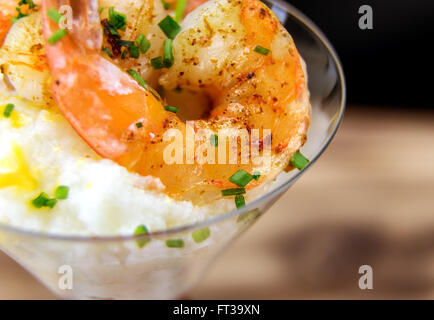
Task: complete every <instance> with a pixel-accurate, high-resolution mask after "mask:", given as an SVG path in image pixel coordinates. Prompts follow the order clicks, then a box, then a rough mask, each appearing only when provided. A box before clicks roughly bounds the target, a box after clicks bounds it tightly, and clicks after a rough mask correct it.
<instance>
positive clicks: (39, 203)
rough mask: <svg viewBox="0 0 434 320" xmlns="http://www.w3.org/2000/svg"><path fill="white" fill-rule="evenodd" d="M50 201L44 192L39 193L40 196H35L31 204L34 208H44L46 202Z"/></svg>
mask: <svg viewBox="0 0 434 320" xmlns="http://www.w3.org/2000/svg"><path fill="white" fill-rule="evenodd" d="M48 200H50V198H49V197H48V195H47V194H46V193H44V192H41V194H40V195H39V196H37V197H36V198H35V199H34V200H33V201H32V204H33V206H34V207H35V208H38V209H40V208H42V207H45V205H46V203H47V201H48Z"/></svg>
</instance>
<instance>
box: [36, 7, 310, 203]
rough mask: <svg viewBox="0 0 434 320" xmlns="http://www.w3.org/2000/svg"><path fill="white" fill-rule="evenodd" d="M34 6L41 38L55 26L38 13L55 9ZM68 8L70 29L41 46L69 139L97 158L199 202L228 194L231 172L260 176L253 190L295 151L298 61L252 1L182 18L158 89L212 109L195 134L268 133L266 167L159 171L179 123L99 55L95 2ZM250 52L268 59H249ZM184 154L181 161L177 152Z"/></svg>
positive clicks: (300, 130) (299, 128)
mask: <svg viewBox="0 0 434 320" xmlns="http://www.w3.org/2000/svg"><path fill="white" fill-rule="evenodd" d="M42 3H43V15H44V33H45V38H46V39H48V38H49V37H50V36H51V35H52V34H53V33H54V32H56V31H57V30H58V26H57V25H56V24H55V23H54V22H52V21H51V20H50V19H49V18H48V17H47V15H46V11H47V9H49V8H52V7H53V8H58V1H54V0H43V1H42ZM70 3H71V4H72V5H73V8H77V9H79V11H78V14H75V15H74V19H75V20H74V30H73V31H72V32H69V33H68V35H67V36H66V37H64V38H63V39H62V40H61V41H59V42H58V43H57V44H55V45H49V44H47V45H46V49H47V57H48V62H49V65H50V69H51V74H52V77H53V79H54V82H53V85H52V91H53V96H54V97H55V100H56V102H57V104H58V107H59V109H60V110H61V112H62V113H63V114H64V116H65V117H66V119H68V121H69V122H70V123H71V125H72V126H73V127H74V129H75V130H76V131H77V133H78V134H79V135H80V136H81V137H82V138H83V139H84V140H85V141H86V142H87V143H88V144H89V145H90V146H91V147H92V148H93V149H94V150H95V151H96V152H97V153H99V154H100V155H101V156H103V157H105V158H108V159H111V160H114V161H116V162H118V163H119V164H121V165H123V166H125V167H126V168H128V169H129V170H131V171H135V172H137V173H139V174H141V175H152V176H156V177H158V178H160V179H161V181H162V182H163V183H164V184H165V185H166V187H167V189H166V191H167V193H168V194H170V195H172V196H177V197H181V198H188V199H191V200H193V201H196V202H200V201H199V198H201V195H202V194H204V191H208V192H206V194H207V196H208V197H211V198H213V197H214V198H215V197H217V196H219V195H220V191H221V189H224V188H229V187H234V185H233V184H232V183H231V182H230V181H229V178H230V177H231V176H232V175H233V174H234V173H235V172H236V171H238V170H240V169H243V170H245V171H247V172H251V173H252V172H254V170H256V169H260V171H261V181H260V182H262V181H263V180H266V179H271V178H273V177H275V176H276V174H277V173H279V172H280V171H281V170H282V169H283V168H284V167H286V165H287V164H288V161H289V159H290V157H291V156H292V154H293V153H294V152H295V151H296V150H298V149H299V148H300V147H301V145H302V144H303V143H304V140H305V134H306V131H307V128H308V124H309V102H308V99H307V89H306V85H305V79H304V73H303V70H302V67H301V62H300V57H299V55H298V53H297V50H296V49H295V46H294V44H293V41H292V39H291V38H290V36H289V35H288V34H287V32H286V31H285V30H284V29H283V27H282V26H281V25H280V23H279V22H278V20H277V18H276V17H275V16H274V14H273V13H272V12H271V11H270V10H269V9H268V8H267V7H266V6H265V5H263V4H262V3H261V2H260V1H259V0H243V1H230V0H213V1H210V2H208V3H206V4H204V5H203V6H202V7H200V8H198V9H196V10H195V11H194V12H192V13H190V14H189V15H188V16H187V18H186V20H185V21H184V22H183V23H182V30H181V32H180V33H179V34H178V35H177V37H176V38H175V39H174V41H173V54H174V65H173V66H172V67H170V68H168V69H164V71H163V73H164V75H163V77H162V78H161V79H160V83H161V84H162V85H163V86H164V87H165V89H175V88H189V89H191V90H197V91H204V92H206V93H207V94H208V95H209V96H210V97H211V99H212V100H213V110H212V111H211V114H210V116H209V117H208V118H207V119H202V120H198V121H196V122H195V125H194V130H196V131H197V130H200V129H208V130H209V131H210V132H214V133H217V132H218V131H219V130H220V129H230V130H235V129H240V128H244V129H247V128H248V129H251V128H257V129H269V130H271V132H272V137H271V136H270V137H267V139H268V140H271V138H272V141H270V143H271V144H272V146H271V150H272V154H271V168H263V167H259V168H257V167H255V166H254V165H253V164H252V163H251V162H249V163H248V164H241V163H240V162H238V163H237V164H208V163H205V164H203V163H202V164H198V163H192V164H171V165H168V164H166V163H165V161H164V152H165V150H166V148H167V146H168V145H169V144H170V142H167V141H164V140H163V136H164V133H165V132H166V131H167V130H168V129H178V130H179V131H180V132H181V133H182V135H183V137H184V141H186V139H185V138H186V134H187V131H188V130H187V127H186V124H185V123H184V122H182V121H181V120H180V119H179V118H178V117H177V116H176V114H175V113H173V112H171V111H170V109H168V110H166V108H164V106H163V105H162V103H161V102H160V100H159V99H157V98H156V97H155V96H154V95H153V94H152V93H151V92H149V91H148V90H147V89H146V88H143V87H142V86H140V85H139V84H138V83H137V82H136V81H134V80H133V79H132V78H131V77H130V76H129V75H128V74H127V73H126V72H125V71H123V70H121V69H120V68H119V67H117V66H116V65H115V64H113V63H112V62H111V61H109V60H107V59H106V58H105V57H103V56H102V55H101V52H100V48H101V34H102V31H101V26H100V23H99V19H98V11H97V10H98V8H97V2H96V1H95V0H90V1H88V0H76V1H70ZM257 46H260V47H263V48H269V50H270V52H269V53H268V54H267V55H265V54H261V53H258V52H257V50H256V51H255V48H256V47H257ZM137 123H141V125H140V126H139V127H138V126H136V124H137ZM277 146H279V148H278V149H276V147H277ZM183 148H184V150H183V155H184V156H183V157H184V159H185V155H186V154H187V150H186V149H185V148H186V146H185V144H184V145H183ZM275 150H278V152H275ZM260 182H256V181H252V182H251V183H249V185H248V186H247V187H248V188H251V187H254V186H255V185H257V184H259V183H260ZM201 200H202V201H203V197H202V198H201Z"/></svg>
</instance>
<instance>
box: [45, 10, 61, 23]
mask: <svg viewBox="0 0 434 320" xmlns="http://www.w3.org/2000/svg"><path fill="white" fill-rule="evenodd" d="M47 15H48V16H49V17H50V19H51V20H53V21H54V22H55V23H59V21H60V19H61V18H62V15H61V14H60V13H59V12H58V11H57V10H56V9H54V8H50V9H48V10H47Z"/></svg>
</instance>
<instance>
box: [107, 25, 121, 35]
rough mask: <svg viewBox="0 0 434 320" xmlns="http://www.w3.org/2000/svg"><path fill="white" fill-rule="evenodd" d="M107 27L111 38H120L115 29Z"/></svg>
mask: <svg viewBox="0 0 434 320" xmlns="http://www.w3.org/2000/svg"><path fill="white" fill-rule="evenodd" d="M107 27H108V30H109V31H110V34H111V35H112V36H117V37H120V36H121V35H120V34H119V32H118V31H117V30H116V29H115V28H113V27H112V26H111V25H110V24H107Z"/></svg>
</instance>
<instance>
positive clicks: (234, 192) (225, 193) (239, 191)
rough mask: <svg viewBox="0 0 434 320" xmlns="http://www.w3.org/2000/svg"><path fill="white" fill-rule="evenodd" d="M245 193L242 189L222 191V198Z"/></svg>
mask: <svg viewBox="0 0 434 320" xmlns="http://www.w3.org/2000/svg"><path fill="white" fill-rule="evenodd" d="M245 193H246V189H244V188H233V189H226V190H222V196H223V197H228V196H236V195H240V194H245Z"/></svg>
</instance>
